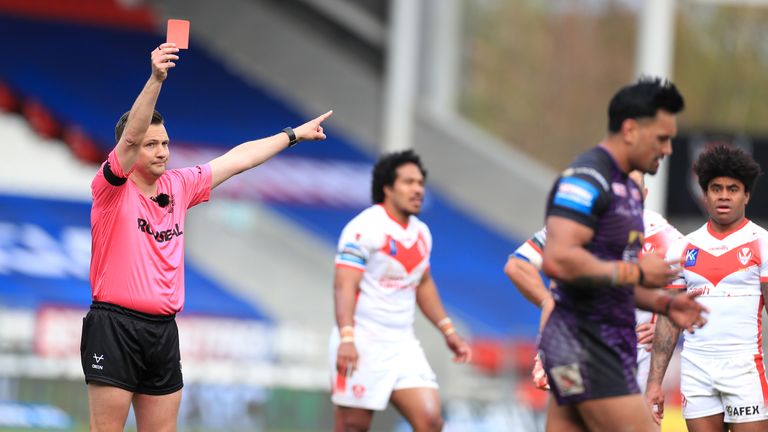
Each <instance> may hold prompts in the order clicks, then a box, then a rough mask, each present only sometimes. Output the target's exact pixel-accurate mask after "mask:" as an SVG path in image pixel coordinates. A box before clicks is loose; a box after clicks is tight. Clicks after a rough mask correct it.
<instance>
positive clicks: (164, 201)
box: [149, 193, 171, 208]
mask: <svg viewBox="0 0 768 432" xmlns="http://www.w3.org/2000/svg"><path fill="white" fill-rule="evenodd" d="M149 199H151V200H152V201H154V202H156V203H157V205H159V206H160V208H163V207H165V206H167V205H168V203H170V202H171V198H170V197H169V196H168V194H164V193H161V194H157V196H153V197H150V198H149Z"/></svg>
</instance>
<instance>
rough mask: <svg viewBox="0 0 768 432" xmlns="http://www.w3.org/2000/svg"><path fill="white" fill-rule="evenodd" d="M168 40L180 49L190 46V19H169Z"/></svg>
mask: <svg viewBox="0 0 768 432" xmlns="http://www.w3.org/2000/svg"><path fill="white" fill-rule="evenodd" d="M167 42H173V43H175V44H176V48H178V49H187V48H189V21H187V20H179V19H169V20H168V39H167Z"/></svg>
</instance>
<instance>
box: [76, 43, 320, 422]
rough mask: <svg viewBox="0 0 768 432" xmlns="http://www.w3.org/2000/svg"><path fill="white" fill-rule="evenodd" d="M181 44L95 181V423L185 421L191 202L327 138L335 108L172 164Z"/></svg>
mask: <svg viewBox="0 0 768 432" xmlns="http://www.w3.org/2000/svg"><path fill="white" fill-rule="evenodd" d="M178 52H179V50H178V48H176V45H175V44H173V43H164V44H162V45H160V46H159V47H157V48H155V49H154V50H153V51H152V53H151V64H152V73H151V75H150V77H149V80H148V81H147V83H146V84H145V85H144V88H143V89H142V90H141V93H139V96H138V97H137V98H136V101H135V102H134V103H133V106H132V107H131V110H130V111H129V112H127V113H125V114H124V115H123V116H122V117H121V118H120V120H119V121H118V123H117V126H116V128H115V140H116V141H117V145H116V146H115V148H114V150H112V152H111V153H110V154H109V157H108V159H107V160H106V161H105V162H104V163H103V164H102V165H101V168H100V169H99V171H98V172H97V174H96V176H95V177H94V179H93V182H92V184H91V190H92V194H93V206H92V208H91V229H92V246H91V249H92V255H91V256H92V258H91V271H90V280H91V290H92V299H93V304H92V305H91V309H90V311H89V312H88V314H87V315H86V317H85V319H84V321H83V334H82V341H81V346H80V354H81V361H82V366H83V373H84V374H85V381H86V383H87V385H88V403H89V410H90V426H91V430H92V431H122V430H123V428H124V427H125V422H126V419H127V417H128V411H129V409H130V407H131V405H133V409H134V412H135V414H136V424H137V427H138V430H146V431H153V432H158V431H174V430H176V421H177V416H178V412H179V404H180V402H181V388H182V386H183V381H182V375H181V355H180V353H179V336H178V329H177V327H176V321H175V315H176V314H177V313H178V312H180V311H181V310H182V309H183V308H184V233H185V231H186V228H185V220H186V212H187V209H189V208H190V207H193V206H195V205H197V204H199V203H202V202H205V201H207V200H208V199H209V198H210V193H211V189H213V188H215V187H216V186H218V185H220V184H221V183H222V182H224V181H225V180H227V179H229V178H230V177H232V176H233V175H235V174H238V173H241V172H243V171H246V170H248V169H251V168H253V167H256V166H258V165H259V164H261V163H263V162H265V161H267V160H268V159H269V158H271V157H272V156H274V155H275V154H277V153H279V152H280V151H282V150H283V149H285V148H286V147H289V146H292V145H294V144H296V143H297V142H300V141H305V140H323V139H325V134H324V133H323V127H322V126H321V124H322V122H323V121H324V120H325V119H327V118H328V117H329V116H330V115H331V112H330V111H329V112H327V113H325V114H323V115H321V116H319V117H317V118H315V119H314V120H311V121H309V122H307V123H305V124H303V125H301V126H298V127H296V128H295V129H292V128H290V127H287V128H285V129H283V131H282V132H279V133H277V134H275V135H273V136H270V137H267V138H263V139H260V140H255V141H248V142H245V143H243V144H240V145H239V146H237V147H234V148H233V149H231V150H230V151H228V152H227V153H225V154H224V155H222V156H219V157H218V158H216V159H214V160H212V161H210V162H208V163H206V164H202V165H198V166H195V167H189V168H182V169H174V170H166V164H167V162H168V158H169V155H170V153H169V148H168V142H169V138H168V134H167V132H166V130H165V126H164V121H163V117H162V116H161V115H160V113H158V112H157V111H155V104H156V102H157V98H158V96H159V94H160V89H161V87H162V85H163V81H165V79H166V78H167V77H168V71H169V70H170V69H171V68H173V67H175V66H176V63H175V62H176V61H177V60H178V59H179V56H178Z"/></svg>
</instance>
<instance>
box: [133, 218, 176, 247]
mask: <svg viewBox="0 0 768 432" xmlns="http://www.w3.org/2000/svg"><path fill="white" fill-rule="evenodd" d="M138 222H139V231H141V232H143V233H146V234H147V235H148V236H150V237H152V238H154V239H155V241H156V242H158V243H163V242H168V241H171V239H172V238H174V237H180V236H181V235H182V234H184V231H182V230H181V228H179V224H176V226H175V227H174V228H173V229H167V230H164V231H155V230H153V229H152V226H151V225H150V224H149V222H147V220H146V219H142V218H139V219H138Z"/></svg>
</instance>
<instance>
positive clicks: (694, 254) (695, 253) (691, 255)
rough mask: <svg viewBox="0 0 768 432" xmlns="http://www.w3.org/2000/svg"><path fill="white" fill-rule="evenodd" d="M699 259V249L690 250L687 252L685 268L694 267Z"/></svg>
mask: <svg viewBox="0 0 768 432" xmlns="http://www.w3.org/2000/svg"><path fill="white" fill-rule="evenodd" d="M697 259H699V248H690V249H688V250H686V251H685V263H683V267H693V266H695V265H696V260H697Z"/></svg>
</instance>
